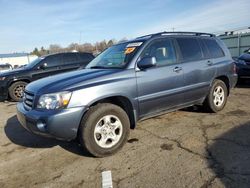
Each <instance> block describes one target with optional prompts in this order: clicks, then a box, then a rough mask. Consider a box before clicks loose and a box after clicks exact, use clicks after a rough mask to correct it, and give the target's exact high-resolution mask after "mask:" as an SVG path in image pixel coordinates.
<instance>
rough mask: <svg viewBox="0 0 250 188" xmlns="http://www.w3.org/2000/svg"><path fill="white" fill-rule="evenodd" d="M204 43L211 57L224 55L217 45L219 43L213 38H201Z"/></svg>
mask: <svg viewBox="0 0 250 188" xmlns="http://www.w3.org/2000/svg"><path fill="white" fill-rule="evenodd" d="M203 41H204V43H205V44H206V46H207V48H208V51H209V53H210V56H211V58H218V57H223V56H225V54H224V52H223V50H222V49H221V47H220V46H219V44H218V43H217V42H216V41H215V40H213V39H203Z"/></svg>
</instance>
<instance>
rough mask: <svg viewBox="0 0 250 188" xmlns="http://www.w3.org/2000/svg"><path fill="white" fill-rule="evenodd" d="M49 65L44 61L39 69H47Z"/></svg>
mask: <svg viewBox="0 0 250 188" xmlns="http://www.w3.org/2000/svg"><path fill="white" fill-rule="evenodd" d="M47 66H48V65H47V63H43V64H41V65H40V66H38V67H37V69H46V67H47Z"/></svg>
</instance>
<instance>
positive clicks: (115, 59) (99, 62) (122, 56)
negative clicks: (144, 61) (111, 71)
mask: <svg viewBox="0 0 250 188" xmlns="http://www.w3.org/2000/svg"><path fill="white" fill-rule="evenodd" d="M141 45H142V42H127V43H122V44H117V45H114V46H111V47H110V48H108V49H107V50H105V51H104V52H102V53H101V54H100V55H99V56H97V57H96V58H95V59H94V60H92V61H91V62H90V63H89V64H88V65H87V66H86V68H124V67H125V66H126V65H127V64H128V63H129V62H130V61H131V60H132V58H133V57H134V55H135V53H136V52H137V51H138V49H139V47H140V46H141Z"/></svg>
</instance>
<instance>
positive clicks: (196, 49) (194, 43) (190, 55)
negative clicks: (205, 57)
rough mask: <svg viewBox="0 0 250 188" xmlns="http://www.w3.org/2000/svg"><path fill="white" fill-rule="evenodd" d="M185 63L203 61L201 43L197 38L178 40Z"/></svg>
mask: <svg viewBox="0 0 250 188" xmlns="http://www.w3.org/2000/svg"><path fill="white" fill-rule="evenodd" d="M176 40H177V43H178V45H179V48H180V50H181V54H182V58H183V61H197V60H200V59H202V52H201V48H200V45H199V42H198V40H197V39H195V38H177V39H176Z"/></svg>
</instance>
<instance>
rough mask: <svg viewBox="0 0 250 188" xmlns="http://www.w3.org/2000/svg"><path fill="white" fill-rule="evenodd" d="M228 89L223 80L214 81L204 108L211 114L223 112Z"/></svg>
mask: <svg viewBox="0 0 250 188" xmlns="http://www.w3.org/2000/svg"><path fill="white" fill-rule="evenodd" d="M227 96H228V89H227V86H226V84H225V83H224V82H223V81H222V80H214V82H213V84H212V87H211V88H210V91H209V94H208V96H207V98H206V100H205V102H204V104H203V105H204V107H205V109H206V110H208V111H209V112H218V111H221V110H222V109H223V108H224V107H225V105H226V102H227Z"/></svg>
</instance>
